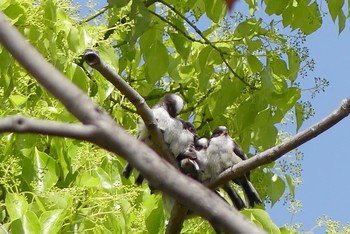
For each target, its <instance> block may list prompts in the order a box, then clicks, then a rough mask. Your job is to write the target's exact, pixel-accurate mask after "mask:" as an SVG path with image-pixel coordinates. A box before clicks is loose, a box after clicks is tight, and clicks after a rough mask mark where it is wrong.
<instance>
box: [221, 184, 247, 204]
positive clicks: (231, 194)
mask: <svg viewBox="0 0 350 234" xmlns="http://www.w3.org/2000/svg"><path fill="white" fill-rule="evenodd" d="M223 189H224V190H225V192H226V193H227V195H228V196H229V198H230V199H231V201H232V203H233V205H234V206H235V207H236V209H237V210H242V209H243V208H245V203H244V201H243V200H242V198H241V196H240V195H239V194H238V193H237V191H236V190H234V189H233V188H232V186H231V185H230V183H225V184H224V186H223Z"/></svg>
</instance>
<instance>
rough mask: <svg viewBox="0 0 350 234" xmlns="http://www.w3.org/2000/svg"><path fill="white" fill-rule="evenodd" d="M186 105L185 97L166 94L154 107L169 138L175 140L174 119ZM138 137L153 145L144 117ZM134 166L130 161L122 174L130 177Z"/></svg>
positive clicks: (140, 123)
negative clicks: (171, 134) (172, 132)
mask: <svg viewBox="0 0 350 234" xmlns="http://www.w3.org/2000/svg"><path fill="white" fill-rule="evenodd" d="M183 107H184V101H183V99H182V98H181V97H180V96H178V95H176V94H166V95H165V96H164V97H163V98H162V99H160V101H159V102H158V103H157V104H156V105H155V106H154V107H153V108H152V112H153V115H154V118H155V119H156V121H157V125H158V128H159V129H160V131H161V132H162V133H163V135H164V132H166V136H167V138H168V140H169V141H170V140H173V138H174V137H171V136H170V133H169V131H170V129H171V128H172V127H173V126H175V124H174V119H175V117H176V116H177V115H178V114H179V113H180V112H181V110H182V109H183ZM178 126H179V128H180V127H182V125H181V123H180V124H178ZM137 138H138V139H139V140H141V141H143V142H145V143H146V144H148V145H149V146H152V145H153V142H152V139H151V135H150V133H149V131H148V129H147V127H146V125H145V123H144V122H143V120H142V119H140V120H139V123H138V134H137ZM132 170H133V167H132V165H131V164H130V163H127V165H126V166H125V167H124V169H123V171H122V174H123V175H124V177H125V178H129V177H130V175H131V172H132Z"/></svg>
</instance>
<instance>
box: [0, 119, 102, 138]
mask: <svg viewBox="0 0 350 234" xmlns="http://www.w3.org/2000/svg"><path fill="white" fill-rule="evenodd" d="M4 132H17V133H38V134H45V135H49V136H59V137H69V138H74V139H79V140H90V139H91V137H92V136H93V135H94V134H95V132H96V127H95V126H94V125H81V124H70V123H60V122H57V121H51V120H41V119H34V118H27V117H24V116H20V115H14V116H9V117H5V118H2V119H0V133H4Z"/></svg>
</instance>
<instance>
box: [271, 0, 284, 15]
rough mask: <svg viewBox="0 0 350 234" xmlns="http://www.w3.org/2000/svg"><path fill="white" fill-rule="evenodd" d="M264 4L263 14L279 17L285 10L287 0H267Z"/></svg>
mask: <svg viewBox="0 0 350 234" xmlns="http://www.w3.org/2000/svg"><path fill="white" fill-rule="evenodd" d="M265 2H266V9H265V12H266V14H268V15H273V14H276V15H280V14H282V12H283V11H284V10H285V9H286V8H287V6H288V4H289V2H290V1H289V0H268V1H265Z"/></svg>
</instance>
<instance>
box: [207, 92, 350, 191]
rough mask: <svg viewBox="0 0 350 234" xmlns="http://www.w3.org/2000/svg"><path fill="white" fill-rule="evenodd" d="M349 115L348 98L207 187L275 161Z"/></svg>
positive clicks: (217, 185) (232, 168)
mask: <svg viewBox="0 0 350 234" xmlns="http://www.w3.org/2000/svg"><path fill="white" fill-rule="evenodd" d="M349 114H350V98H347V99H344V100H343V101H342V103H341V106H340V107H339V108H338V109H336V110H335V111H334V112H333V113H331V114H330V115H328V116H327V117H326V118H324V119H323V120H321V121H320V122H318V123H316V124H314V125H312V126H311V127H309V128H307V129H305V130H304V131H302V132H300V133H298V134H296V135H295V136H294V137H292V138H290V139H289V140H287V141H285V142H283V143H281V144H279V145H276V146H274V147H272V148H270V149H268V150H265V151H264V152H261V153H259V154H257V155H255V156H254V157H251V158H250V159H248V160H244V161H243V162H240V163H238V164H236V165H234V166H233V167H231V168H229V169H227V170H225V171H224V172H222V173H221V174H220V176H218V178H217V179H216V180H215V181H213V182H212V183H210V184H209V185H208V186H209V187H210V188H216V187H219V186H220V185H222V184H223V183H225V182H227V181H230V180H231V179H232V178H234V177H237V176H239V175H242V174H244V173H246V172H247V171H250V170H252V169H254V168H257V167H259V166H261V165H264V164H268V163H271V162H273V161H275V160H277V159H278V158H280V157H282V156H283V155H284V154H286V153H288V152H289V151H291V150H293V149H295V148H297V147H299V146H300V145H302V144H304V143H305V142H307V141H309V140H311V139H313V138H315V137H317V136H318V135H320V134H321V133H323V132H325V131H326V130H328V129H329V128H331V127H333V126H334V125H335V124H337V123H338V122H339V121H341V120H342V119H344V118H345V117H347V116H348V115H349Z"/></svg>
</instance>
